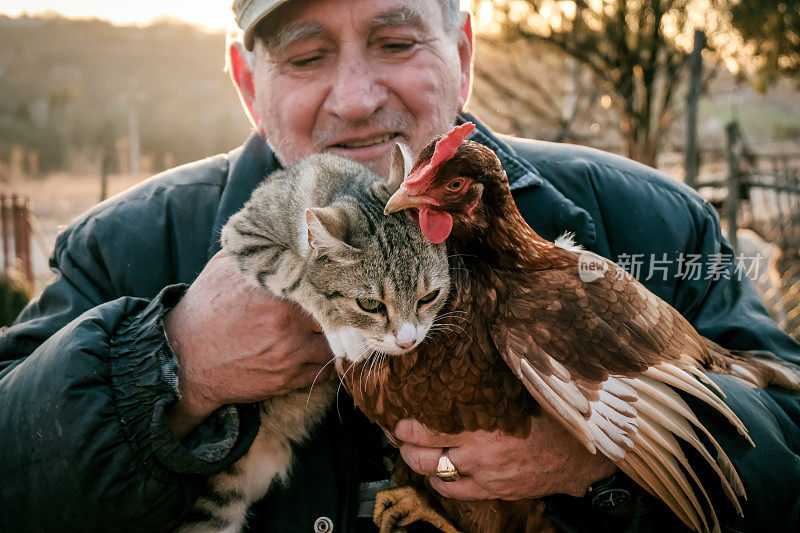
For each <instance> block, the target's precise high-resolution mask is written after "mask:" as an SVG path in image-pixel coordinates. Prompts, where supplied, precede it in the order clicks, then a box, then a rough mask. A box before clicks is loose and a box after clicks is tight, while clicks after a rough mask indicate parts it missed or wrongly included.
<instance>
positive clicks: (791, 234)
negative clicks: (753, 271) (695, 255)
mask: <svg viewBox="0 0 800 533" xmlns="http://www.w3.org/2000/svg"><path fill="white" fill-rule="evenodd" d="M727 137H728V143H727V144H728V146H727V153H726V159H727V170H726V171H725V172H724V174H718V175H716V176H711V179H705V180H700V182H699V183H698V184H697V185H698V188H700V189H703V188H706V189H712V190H717V191H724V194H725V196H724V201H722V202H720V204H721V205H719V206H718V207H720V211H721V213H720V214H721V218H722V220H723V221H724V223H725V226H726V227H727V234H728V240H729V241H730V243H731V246H732V247H733V248H734V250H735V252H737V253H738V254H744V255H752V254H755V253H757V254H758V255H759V258H760V259H764V261H763V262H762V264H761V268H760V269H759V273H758V276H757V277H756V278H754V279H753V281H754V282H755V285H756V288H757V289H758V290H759V292H760V293H761V296H762V298H763V299H764V303H765V305H766V307H767V309H768V310H769V311H770V314H771V315H772V316H773V318H775V320H776V322H778V324H779V325H780V326H781V327H782V328H783V329H784V330H785V331H786V332H787V333H789V334H790V335H792V336H793V337H794V338H795V339H798V340H800V154H797V153H789V154H765V153H758V152H757V151H756V150H754V149H752V148H751V147H749V146H748V145H747V143H746V142H745V140H744V139H743V136H742V134H741V131H740V129H739V125H738V124H737V123H736V122H732V123H731V124H729V125H728V127H727ZM701 194H703V193H702V192H701ZM704 196H708V195H706V194H704ZM717 198H719V196H717Z"/></svg>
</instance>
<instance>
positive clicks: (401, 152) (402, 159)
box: [386, 143, 414, 194]
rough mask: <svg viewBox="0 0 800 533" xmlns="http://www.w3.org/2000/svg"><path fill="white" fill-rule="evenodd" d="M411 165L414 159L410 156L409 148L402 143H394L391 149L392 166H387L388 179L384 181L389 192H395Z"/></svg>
mask: <svg viewBox="0 0 800 533" xmlns="http://www.w3.org/2000/svg"><path fill="white" fill-rule="evenodd" d="M412 166H414V160H413V159H412V158H411V150H409V148H408V147H407V146H405V145H403V144H400V143H397V144H395V145H394V150H392V166H391V167H390V168H389V181H388V182H386V188H387V189H389V194H394V193H395V192H397V189H399V188H400V185H402V184H403V180H404V179H406V176H407V175H408V172H409V171H410V170H411V167H412Z"/></svg>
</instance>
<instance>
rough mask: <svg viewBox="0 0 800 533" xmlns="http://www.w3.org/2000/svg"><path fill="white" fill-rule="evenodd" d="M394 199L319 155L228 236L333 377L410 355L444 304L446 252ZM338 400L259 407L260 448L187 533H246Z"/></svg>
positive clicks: (319, 393)
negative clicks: (325, 358) (306, 328)
mask: <svg viewBox="0 0 800 533" xmlns="http://www.w3.org/2000/svg"><path fill="white" fill-rule="evenodd" d="M388 199H389V191H388V189H387V185H386V183H385V182H384V181H383V179H381V178H380V177H379V176H377V175H376V174H374V173H372V172H371V171H369V170H367V169H366V168H365V167H363V166H361V165H359V164H357V163H354V162H352V161H348V160H346V159H343V158H340V157H337V156H333V155H327V154H320V155H313V156H310V157H308V158H306V159H304V160H302V161H301V162H299V163H298V164H296V165H295V166H293V167H291V168H289V169H287V170H281V171H277V172H275V173H273V174H271V175H270V176H269V177H268V178H267V179H266V180H265V181H264V182H263V183H262V184H261V185H260V186H259V187H258V188H257V189H256V190H255V191H254V192H253V195H252V196H251V198H250V200H249V201H248V202H247V203H246V204H245V206H244V207H243V208H242V210H241V211H239V212H238V213H237V214H235V215H234V216H233V217H231V219H230V221H229V222H228V223H227V224H226V225H225V227H224V228H223V230H222V247H223V249H224V250H226V251H227V252H229V253H230V254H232V255H233V256H234V257H235V258H236V260H237V262H238V264H239V268H240V269H241V271H242V272H243V273H244V275H245V276H247V277H248V278H249V279H251V280H253V281H254V282H255V283H257V284H259V285H260V286H261V287H264V288H266V289H267V290H269V291H271V292H272V293H274V294H276V295H278V296H281V297H285V298H287V299H289V300H292V301H294V302H297V303H298V304H299V305H300V306H301V307H303V308H304V309H305V310H306V311H307V312H308V313H310V314H311V315H312V316H313V317H314V318H315V319H316V320H317V321H318V322H319V323H320V324H321V326H322V328H323V331H324V333H325V335H326V336H327V339H328V342H329V344H330V345H331V348H332V350H333V352H334V355H335V356H336V357H337V365H341V361H342V360H347V364H348V365H349V364H351V363H353V362H357V361H360V360H363V359H365V358H367V357H370V356H372V355H373V354H381V353H385V354H390V355H401V354H403V353H406V352H408V351H410V350H412V349H414V348H415V347H416V346H417V345H418V344H419V343H420V342H421V341H422V340H423V338H424V337H425V335H426V333H427V332H428V329H429V328H430V327H431V325H432V324H433V321H434V319H435V317H436V314H437V312H438V311H439V310H440V309H441V308H442V306H443V304H444V302H445V299H446V297H447V292H448V287H449V283H450V278H449V275H448V265H447V254H446V252H445V248H444V246H443V245H439V246H436V245H432V244H430V243H429V242H428V241H427V240H425V239H424V238H423V237H422V235H421V233H420V231H419V228H418V226H417V225H416V224H415V223H413V222H412V221H411V220H410V219H409V218H408V217H407V216H406V215H405V214H400V215H392V216H385V215H384V214H383V208H384V206H385V204H386V201H387V200H388ZM340 369H341V367H340ZM335 391H336V383H334V382H326V383H317V384H316V385H314V386H313V387H312V388H311V389H304V390H298V391H295V392H292V393H290V394H287V395H285V396H281V397H276V398H272V399H269V400H266V401H264V402H262V403H261V428H260V430H259V433H258V435H257V437H256V439H255V442H254V443H253V446H252V447H251V448H250V450H249V452H248V453H247V454H246V455H245V456H244V457H242V459H240V460H239V461H238V462H237V463H235V464H234V465H233V466H232V467H231V468H230V469H229V470H228V471H225V472H222V473H220V474H217V475H215V476H213V477H211V478H210V479H209V484H208V485H209V492H208V494H207V495H206V496H203V497H201V498H200V499H199V500H198V501H197V503H196V504H195V507H194V509H193V512H192V514H191V515H190V518H189V521H188V522H187V523H185V524H184V525H183V526H181V528H180V529H179V531H181V532H185V531H226V532H237V531H240V530H241V528H242V526H243V525H244V523H245V520H246V515H247V508H248V506H249V505H250V504H251V503H253V502H254V501H256V500H258V499H260V498H261V497H262V496H263V495H264V494H265V493H266V492H267V489H268V488H269V487H270V485H271V484H272V483H274V482H275V481H276V480H278V481H281V482H285V481H286V479H287V477H288V474H289V469H290V466H291V463H292V445H296V444H299V443H300V442H302V441H303V440H304V439H305V438H307V437H308V435H309V432H310V431H311V429H312V428H313V426H314V425H315V424H316V423H317V422H319V421H320V420H321V419H322V417H323V416H324V414H325V412H326V411H327V409H328V407H329V406H330V404H331V403H332V400H333V397H334V396H335Z"/></svg>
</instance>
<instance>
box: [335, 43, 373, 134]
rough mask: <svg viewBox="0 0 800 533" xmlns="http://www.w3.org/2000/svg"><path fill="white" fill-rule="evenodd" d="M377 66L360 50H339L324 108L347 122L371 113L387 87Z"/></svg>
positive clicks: (355, 120)
mask: <svg viewBox="0 0 800 533" xmlns="http://www.w3.org/2000/svg"><path fill="white" fill-rule="evenodd" d="M379 68H380V67H378V66H376V65H373V64H371V62H370V61H369V58H368V57H366V55H365V54H363V53H357V52H346V53H342V54H341V55H340V57H339V61H338V64H337V68H336V73H335V76H334V78H333V79H332V80H331V90H330V92H329V93H328V98H327V99H326V101H325V110H326V111H327V112H329V113H331V114H333V115H336V116H337V117H339V118H341V119H344V120H347V121H350V122H357V121H359V120H364V119H368V118H369V117H371V116H372V115H373V114H374V113H375V112H376V111H378V110H379V109H380V108H381V107H382V106H383V105H384V103H385V102H386V99H387V96H388V89H387V88H386V86H385V85H384V84H383V83H382V82H381V81H380V78H379V72H378V69H379Z"/></svg>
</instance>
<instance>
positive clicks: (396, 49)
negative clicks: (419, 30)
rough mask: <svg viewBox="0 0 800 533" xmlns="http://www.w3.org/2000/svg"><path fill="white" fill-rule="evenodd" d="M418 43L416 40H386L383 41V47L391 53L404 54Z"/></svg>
mask: <svg viewBox="0 0 800 533" xmlns="http://www.w3.org/2000/svg"><path fill="white" fill-rule="evenodd" d="M416 44H417V43H416V41H385V42H383V43H381V49H382V50H383V51H385V52H387V53H389V54H402V53H403V52H408V51H410V50H411V49H412V48H414V46H416Z"/></svg>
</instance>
